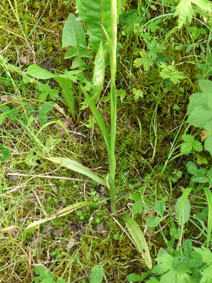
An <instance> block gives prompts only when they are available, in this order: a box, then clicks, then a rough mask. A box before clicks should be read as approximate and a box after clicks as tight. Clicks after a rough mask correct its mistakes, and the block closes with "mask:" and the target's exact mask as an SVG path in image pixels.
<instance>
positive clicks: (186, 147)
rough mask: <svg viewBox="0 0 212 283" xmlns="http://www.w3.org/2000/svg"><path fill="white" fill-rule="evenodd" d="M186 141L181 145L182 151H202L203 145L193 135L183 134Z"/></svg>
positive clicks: (185, 152)
mask: <svg viewBox="0 0 212 283" xmlns="http://www.w3.org/2000/svg"><path fill="white" fill-rule="evenodd" d="M182 138H183V140H184V143H183V144H182V145H181V153H182V154H189V153H191V152H192V150H195V151H198V152H200V151H202V145H201V143H200V142H199V141H196V140H195V138H194V136H192V135H183V136H182Z"/></svg>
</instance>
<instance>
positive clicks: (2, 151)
mask: <svg viewBox="0 0 212 283" xmlns="http://www.w3.org/2000/svg"><path fill="white" fill-rule="evenodd" d="M9 158H10V150H9V149H8V148H6V147H4V146H3V145H2V144H0V162H1V161H2V162H4V161H7V160H8V159H9Z"/></svg>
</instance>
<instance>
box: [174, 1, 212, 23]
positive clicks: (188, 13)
mask: <svg viewBox="0 0 212 283" xmlns="http://www.w3.org/2000/svg"><path fill="white" fill-rule="evenodd" d="M192 4H195V5H196V6H198V7H199V8H200V9H202V10H204V11H211V3H210V2H209V1H208V0H181V1H180V3H179V4H178V5H177V8H176V12H175V15H176V16H178V27H179V28H181V27H182V26H183V25H184V24H186V23H187V22H188V23H189V24H190V23H191V20H192V17H193V15H194V10H193V8H192Z"/></svg>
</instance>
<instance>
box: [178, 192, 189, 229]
mask: <svg viewBox="0 0 212 283" xmlns="http://www.w3.org/2000/svg"><path fill="white" fill-rule="evenodd" d="M191 190H192V188H187V189H185V190H184V192H183V194H182V196H181V197H180V198H178V200H177V202H176V206H175V210H176V218H177V221H178V224H179V225H180V227H181V229H182V230H183V228H184V225H185V223H186V222H188V220H189V217H190V211H191V205H190V202H189V199H188V196H189V194H190V192H191Z"/></svg>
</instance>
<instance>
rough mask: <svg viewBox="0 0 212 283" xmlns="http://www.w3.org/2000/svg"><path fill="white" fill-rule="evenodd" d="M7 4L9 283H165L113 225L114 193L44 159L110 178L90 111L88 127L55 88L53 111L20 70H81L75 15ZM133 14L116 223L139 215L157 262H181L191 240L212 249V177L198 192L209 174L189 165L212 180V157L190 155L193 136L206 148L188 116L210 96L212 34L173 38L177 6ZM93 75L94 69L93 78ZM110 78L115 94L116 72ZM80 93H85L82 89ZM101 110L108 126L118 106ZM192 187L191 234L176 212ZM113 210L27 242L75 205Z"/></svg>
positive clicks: (165, 4)
mask: <svg viewBox="0 0 212 283" xmlns="http://www.w3.org/2000/svg"><path fill="white" fill-rule="evenodd" d="M2 1H3V5H0V30H1V37H0V46H1V47H2V46H3V50H0V55H2V56H3V57H4V58H7V62H6V61H4V63H3V64H2V65H0V127H1V128H0V145H1V147H0V152H1V155H0V158H1V167H0V216H1V217H0V282H8V283H9V282H11V283H12V282H33V278H34V277H35V271H34V270H35V267H36V266H38V265H43V266H45V267H46V268H47V269H48V270H49V271H51V272H52V273H53V274H54V277H55V280H57V279H58V278H64V280H66V281H67V282H89V274H90V271H91V269H92V267H93V266H95V265H100V266H102V267H103V268H104V274H105V279H104V280H105V282H110V283H112V282H114V283H117V282H146V281H142V280H147V279H145V278H150V277H151V276H153V277H152V278H153V280H154V279H155V278H156V277H157V275H158V274H160V272H159V273H157V272H155V273H154V274H153V275H150V271H147V269H146V267H145V264H144V261H143V260H142V259H141V256H140V255H139V253H138V252H137V251H136V250H135V249H134V247H133V245H132V244H131V242H130V240H129V239H128V238H127V236H126V235H125V233H124V230H123V229H124V228H123V227H122V228H123V229H120V227H119V226H118V225H117V224H116V223H115V222H114V221H113V219H112V218H111V217H110V213H111V211H110V206H109V195H108V192H107V190H106V189H105V188H104V187H103V186H99V185H96V184H95V183H94V182H91V181H89V180H88V179H87V177H84V176H80V175H79V174H77V173H74V172H70V171H69V170H67V169H65V168H62V167H59V166H56V165H55V164H52V163H50V162H49V161H48V160H46V159H43V158H41V156H42V155H43V156H44V155H45V154H46V153H47V152H48V154H50V153H51V155H52V156H66V157H69V158H72V159H75V160H78V161H80V162H81V163H82V164H84V165H86V166H87V167H89V168H95V171H96V172H99V173H104V174H106V173H107V166H108V161H107V155H106V150H105V145H104V140H103V138H102V136H101V132H100V130H99V128H98V127H97V126H96V125H94V127H90V124H89V121H90V120H89V117H90V112H89V111H88V109H85V110H80V105H77V112H78V115H79V118H78V120H77V121H74V120H73V119H72V118H71V115H69V113H68V110H67V108H66V107H65V106H64V104H63V100H62V98H61V96H60V92H59V88H58V86H57V85H56V83H55V82H53V81H52V80H50V83H49V85H50V87H51V89H54V90H55V91H53V92H49V93H48V95H47V97H45V99H43V97H44V96H45V95H46V94H45V89H38V88H36V85H33V84H26V83H24V82H23V78H22V76H21V75H20V73H18V72H13V71H11V69H10V67H9V64H12V65H16V66H17V67H20V70H22V71H25V70H26V68H27V67H28V66H29V65H30V64H31V63H37V64H38V65H40V66H42V67H44V68H46V69H48V70H49V71H52V70H57V72H60V71H63V70H65V69H67V68H69V66H70V64H71V62H72V61H71V60H64V54H65V52H64V49H62V47H61V34H62V28H63V25H64V22H65V20H66V19H67V17H68V15H69V13H71V12H74V11H75V6H74V4H72V3H71V4H70V3H69V1H62V0H61V1H46V2H45V3H44V2H42V1H30V0H25V1H19V0H16V1H9V0H8V1H6V0H2ZM125 2H126V4H125V8H124V10H123V13H122V15H121V16H120V23H119V26H118V29H119V35H118V42H119V45H118V48H119V53H118V57H117V58H118V67H117V68H118V72H117V73H118V74H117V89H119V90H120V93H119V98H118V119H117V124H118V129H117V145H116V154H117V175H116V182H117V187H118V192H117V211H118V212H117V214H114V215H113V216H114V217H116V216H117V215H119V213H122V212H125V211H126V210H129V211H130V212H131V213H132V215H133V216H134V218H135V219H136V221H137V222H138V224H139V225H140V226H141V227H142V230H145V231H147V232H146V233H145V237H146V241H147V243H148V245H149V249H150V251H151V256H152V258H153V260H154V259H156V258H157V256H158V251H159V250H160V248H164V249H166V251H167V252H168V253H169V255H170V256H172V257H173V258H177V257H178V256H179V254H180V252H179V251H182V252H184V250H183V249H182V248H181V249H179V248H180V247H182V242H183V241H184V240H186V239H191V241H192V242H193V247H201V246H202V245H203V244H206V242H207V240H206V239H207V233H208V228H207V216H208V205H207V201H206V198H205V191H204V189H205V187H204V185H205V186H209V187H210V186H211V183H210V178H209V176H208V175H207V172H206V171H205V172H203V173H204V174H205V175H204V174H203V175H201V177H202V176H203V177H205V176H207V178H208V179H207V180H206V179H204V182H203V181H202V183H201V182H200V183H198V182H199V181H198V182H196V183H195V180H193V181H192V173H193V176H194V177H199V175H198V174H199V172H197V171H198V170H197V169H196V171H195V172H196V173H195V172H194V171H192V170H191V169H189V168H190V167H189V168H188V166H189V165H186V164H190V165H191V163H188V162H191V161H192V162H194V163H195V164H196V163H197V164H198V166H203V167H204V166H205V168H207V170H208V169H209V168H210V166H211V163H212V160H211V156H210V155H209V153H208V152H202V151H201V150H200V152H198V151H196V152H195V151H192V150H191V152H187V153H186V154H180V152H181V151H180V145H181V144H182V143H183V138H182V136H183V135H185V134H193V135H194V136H195V137H196V139H197V140H198V141H200V140H201V135H202V133H200V130H201V129H196V128H194V127H188V124H187V123H185V115H186V111H187V105H188V103H189V97H190V96H191V95H192V94H193V93H195V92H198V91H199V86H198V80H199V79H209V78H210V76H211V72H212V69H211V61H212V60H211V56H210V54H209V53H210V52H209V51H210V47H209V45H208V42H209V39H210V34H209V33H208V29H207V28H206V27H205V26H204V22H202V20H199V18H198V17H197V18H195V19H194V20H193V21H192V24H191V26H190V27H189V26H185V27H183V28H182V29H179V30H178V29H176V30H173V29H174V28H175V27H176V25H177V19H176V17H171V16H169V15H167V16H165V15H166V14H169V13H173V12H174V8H175V6H176V5H174V4H176V3H171V1H168V0H167V1H159V2H160V3H155V1H142V3H140V1H125ZM173 2H178V1H173ZM16 5H17V10H16ZM202 13H203V12H202ZM141 14H142V15H143V18H142V20H143V21H144V23H145V22H149V26H148V25H147V26H146V27H145V28H143V29H141V27H140V22H141V18H139V17H140V16H139V15H141ZM161 15H164V17H161V18H160V16H161ZM200 16H202V15H200ZM203 16H204V13H203ZM156 17H158V20H156V21H151V19H153V18H156ZM201 19H202V18H201ZM210 21H211V20H210ZM210 21H209V22H208V25H209V26H210V27H211V22H210ZM129 23H130V24H129ZM140 29H141V30H140ZM170 30H172V32H173V34H172V33H169V31H170ZM4 47H5V48H4ZM86 60H87V59H86ZM108 64H109V63H108ZM168 67H169V68H168ZM92 68H93V66H92V64H90V63H89V60H88V70H87V73H86V76H87V77H88V78H91V77H92V75H91V72H92ZM106 78H107V80H106V82H107V83H108V81H109V69H108V68H106ZM44 83H45V82H44ZM73 87H74V88H75V90H76V91H77V84H74V86H73ZM104 87H105V88H107V84H106V83H105V86H104ZM47 88H48V87H47ZM48 91H49V90H48ZM48 91H47V92H48ZM99 107H100V110H101V113H102V115H103V117H104V118H105V120H106V123H109V111H110V110H109V104H108V100H107V98H102V99H101V100H100V105H99ZM58 121H59V122H58ZM90 123H91V121H90ZM200 173H201V172H200ZM195 174H196V175H195ZM71 178H73V179H72V180H71ZM203 184H204V185H203ZM208 184H209V185H208ZM188 187H192V188H193V191H194V192H195V193H194V194H191V195H190V196H189V197H190V203H191V208H190V210H189V205H187V211H186V212H185V214H186V213H187V216H188V214H189V216H190V220H189V224H188V223H187V221H185V223H183V224H182V221H181V220H182V219H181V217H182V216H181V215H180V213H179V212H178V211H179V209H178V208H176V202H177V200H179V198H180V197H181V196H182V194H183V192H184V191H185V189H186V188H188ZM103 199H105V202H104V204H103V205H102V206H101V207H100V208H98V209H97V210H96V209H92V208H86V207H84V208H81V209H79V210H77V211H75V212H74V213H72V214H70V215H66V216H65V217H61V218H58V219H54V220H53V221H49V222H47V223H45V224H43V225H41V226H39V228H37V229H35V230H33V231H30V232H28V231H25V230H24V228H25V227H26V226H27V225H28V224H30V223H32V222H33V221H34V220H37V219H40V218H43V217H46V216H47V215H50V214H53V213H55V212H57V211H59V210H60V209H61V208H63V207H66V206H68V205H71V204H73V203H75V202H82V201H89V202H98V201H101V200H103ZM176 215H177V216H176ZM179 219H180V220H179ZM186 223H187V224H188V225H187V224H186ZM119 225H123V224H122V223H121V224H120V223H119ZM186 225H187V226H186ZM189 245H190V244H189ZM210 245H211V243H210ZM210 245H208V246H207V247H210ZM184 248H185V247H184ZM191 250H192V247H191V249H190V253H191ZM160 256H161V254H160ZM161 257H162V256H161ZM193 257H194V258H195V256H194V255H193ZM167 258H168V256H167ZM190 258H192V256H190ZM157 260H158V261H159V259H158V258H157ZM155 264H156V261H155ZM202 266H204V264H203V265H202ZM202 266H201V268H202ZM170 268H171V267H170ZM179 269H180V268H179ZM153 271H154V269H153ZM164 272H165V271H164ZM132 273H135V274H137V275H138V276H140V274H141V275H142V273H143V274H144V279H141V277H140V279H139V277H137V278H138V280H137V281H130V279H129V278H128V279H129V280H128V279H127V276H128V275H129V274H132ZM145 276H146V277H145ZM198 276H199V275H198ZM198 276H196V278H198ZM134 278H136V276H135V277H134ZM157 278H158V277H157ZM106 280H107V281H106ZM155 280H156V279H155ZM38 282H39V281H38ZM50 282H51V281H50ZM151 282H160V281H151ZM161 282H165V281H161ZM166 282H168V281H166ZM176 282H178V281H176ZM179 282H180V281H179ZM182 282H186V281H182ZM189 282H190V281H189ZM193 282H200V281H193ZM201 282H203V281H201ZM204 282H209V281H204ZM91 283H94V282H91Z"/></svg>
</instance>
